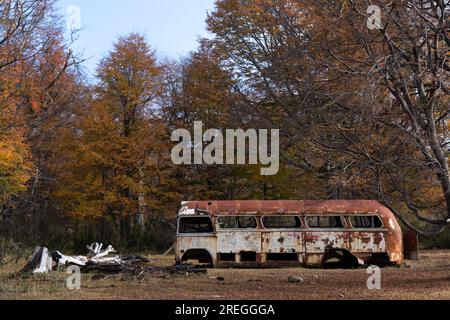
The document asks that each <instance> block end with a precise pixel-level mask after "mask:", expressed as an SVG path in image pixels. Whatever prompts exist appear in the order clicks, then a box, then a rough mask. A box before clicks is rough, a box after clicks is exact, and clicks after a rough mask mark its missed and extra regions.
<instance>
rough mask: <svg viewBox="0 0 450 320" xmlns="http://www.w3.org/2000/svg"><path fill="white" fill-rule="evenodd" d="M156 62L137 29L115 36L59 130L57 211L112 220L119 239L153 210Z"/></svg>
mask: <svg viewBox="0 0 450 320" xmlns="http://www.w3.org/2000/svg"><path fill="white" fill-rule="evenodd" d="M160 74H161V67H160V66H159V65H158V63H157V61H156V59H155V56H154V53H153V52H152V50H151V49H150V47H149V45H148V44H147V42H146V40H145V39H144V37H143V36H141V35H138V34H130V35H128V36H126V37H121V38H120V39H119V40H118V42H117V43H116V44H115V45H114V49H113V50H112V52H111V53H110V54H109V55H108V56H107V57H105V58H104V59H103V60H102V61H101V63H100V65H99V67H98V78H99V83H98V86H97V87H96V88H95V89H94V92H93V96H94V98H93V100H92V101H91V102H89V103H88V104H87V105H85V106H80V107H79V108H78V109H77V112H76V114H75V121H74V123H73V125H71V126H67V127H65V128H64V129H63V130H62V135H61V140H60V143H59V148H58V149H59V150H58V152H57V154H56V155H55V159H53V161H54V167H55V170H56V175H57V177H58V181H57V182H56V183H55V184H54V186H53V188H54V191H53V193H52V196H53V197H54V198H55V199H56V201H57V202H58V203H59V206H60V209H61V211H62V212H63V213H65V214H67V215H69V216H72V217H75V218H77V219H80V220H84V221H91V222H95V221H96V220H99V219H100V220H105V221H109V222H111V223H113V224H114V226H115V230H117V231H119V232H120V236H121V238H122V240H123V241H126V240H127V237H128V236H129V234H130V232H131V228H132V226H133V225H138V226H140V227H141V228H144V226H145V225H146V222H147V221H148V220H149V216H152V215H153V214H157V213H160V212H161V211H162V210H160V209H161V206H162V205H163V204H164V201H165V200H167V196H168V193H167V194H166V193H163V192H162V191H164V190H165V189H164V185H165V183H166V181H165V170H166V169H167V167H168V160H170V159H168V157H169V156H170V152H169V150H168V149H167V148H168V143H167V141H165V140H164V139H163V138H162V136H163V135H164V134H165V130H164V126H163V123H162V121H161V120H160V119H159V116H158V112H157V110H156V109H155V108H156V104H155V101H156V98H157V97H158V96H159V94H160V85H159V82H160V81H159V78H160Z"/></svg>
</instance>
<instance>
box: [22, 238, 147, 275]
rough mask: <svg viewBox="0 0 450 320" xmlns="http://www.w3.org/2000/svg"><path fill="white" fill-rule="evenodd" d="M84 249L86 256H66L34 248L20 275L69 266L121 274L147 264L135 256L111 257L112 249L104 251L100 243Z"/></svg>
mask: <svg viewBox="0 0 450 320" xmlns="http://www.w3.org/2000/svg"><path fill="white" fill-rule="evenodd" d="M86 248H87V250H88V254H87V255H86V256H67V255H64V254H62V253H61V252H59V251H55V252H53V253H51V254H50V252H49V250H48V249H47V248H45V247H36V248H35V250H34V253H33V256H32V257H31V259H30V261H29V262H28V263H27V265H26V266H25V267H24V268H23V269H22V270H21V271H20V273H32V274H43V273H49V272H52V271H54V270H61V269H64V268H68V267H70V266H78V267H80V270H81V271H82V272H93V271H101V272H123V271H127V270H131V269H135V268H136V266H138V265H142V264H145V263H148V262H149V260H148V259H147V258H144V257H141V256H137V255H130V256H118V255H111V254H113V253H116V251H115V250H114V248H113V247H112V246H107V247H106V249H104V246H103V244H102V243H93V244H91V245H90V246H86Z"/></svg>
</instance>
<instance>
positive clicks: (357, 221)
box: [350, 216, 383, 229]
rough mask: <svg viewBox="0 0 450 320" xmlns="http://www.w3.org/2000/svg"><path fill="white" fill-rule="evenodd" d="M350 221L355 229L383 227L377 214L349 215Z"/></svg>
mask: <svg viewBox="0 0 450 320" xmlns="http://www.w3.org/2000/svg"><path fill="white" fill-rule="evenodd" d="M350 222H351V223H352V227H353V228H355V229H380V228H382V227H383V222H382V221H381V219H380V218H379V217H377V216H356V217H351V218H350Z"/></svg>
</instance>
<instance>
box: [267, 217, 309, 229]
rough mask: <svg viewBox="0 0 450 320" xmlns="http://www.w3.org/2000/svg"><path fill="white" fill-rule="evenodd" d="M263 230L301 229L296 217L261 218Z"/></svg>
mask: <svg viewBox="0 0 450 320" xmlns="http://www.w3.org/2000/svg"><path fill="white" fill-rule="evenodd" d="M262 222H263V225H264V228H267V229H299V228H301V227H302V221H301V220H300V218H299V217H296V216H282V217H280V216H273V217H263V219H262Z"/></svg>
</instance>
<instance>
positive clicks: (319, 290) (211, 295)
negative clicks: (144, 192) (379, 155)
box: [0, 250, 450, 300]
mask: <svg viewBox="0 0 450 320" xmlns="http://www.w3.org/2000/svg"><path fill="white" fill-rule="evenodd" d="M150 258H151V264H152V265H158V266H169V265H171V264H173V258H172V257H160V256H152V257H150ZM22 266H23V261H21V262H19V263H18V264H16V263H15V262H12V263H9V264H7V265H6V266H3V267H0V299H3V300H4V299H46V300H49V299H50V300H51V299H58V300H73V299H77V300H78V299H82V300H85V299H91V300H92V299H93V300H98V299H114V300H130V299H133V300H142V299H145V300H155V299H157V300H166V299H170V300H178V299H183V300H197V299H198V300H229V299H236V300H260V299H261V300H311V299H312V300H355V299H356V300H362V299H370V300H377V299H401V300H409V299H419V300H428V299H433V300H450V250H449V251H427V252H422V253H421V261H419V262H413V261H406V266H405V267H402V268H386V269H382V274H381V279H382V288H381V290H373V291H370V290H368V288H367V279H368V277H369V276H370V275H368V274H367V271H366V270H365V269H359V270H319V269H303V268H295V269H266V270H263V269H261V270H241V269H217V270H208V272H207V274H200V275H196V274H190V275H189V274H188V275H176V276H174V275H168V274H147V275H145V276H144V277H142V278H136V277H133V276H124V275H116V276H106V275H82V279H81V290H78V291H77V290H74V291H71V290H69V289H67V287H66V279H67V276H68V275H66V274H65V273H57V272H54V273H52V274H50V275H45V276H39V277H36V278H33V277H30V278H22V277H17V276H14V272H17V271H18V270H20V268H21V267H22ZM290 276H297V277H300V278H301V279H300V282H298V283H289V281H288V278H289V277H290ZM219 277H222V278H224V279H225V280H224V281H219V280H217V279H218V278H219ZM221 280H222V279H221Z"/></svg>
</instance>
